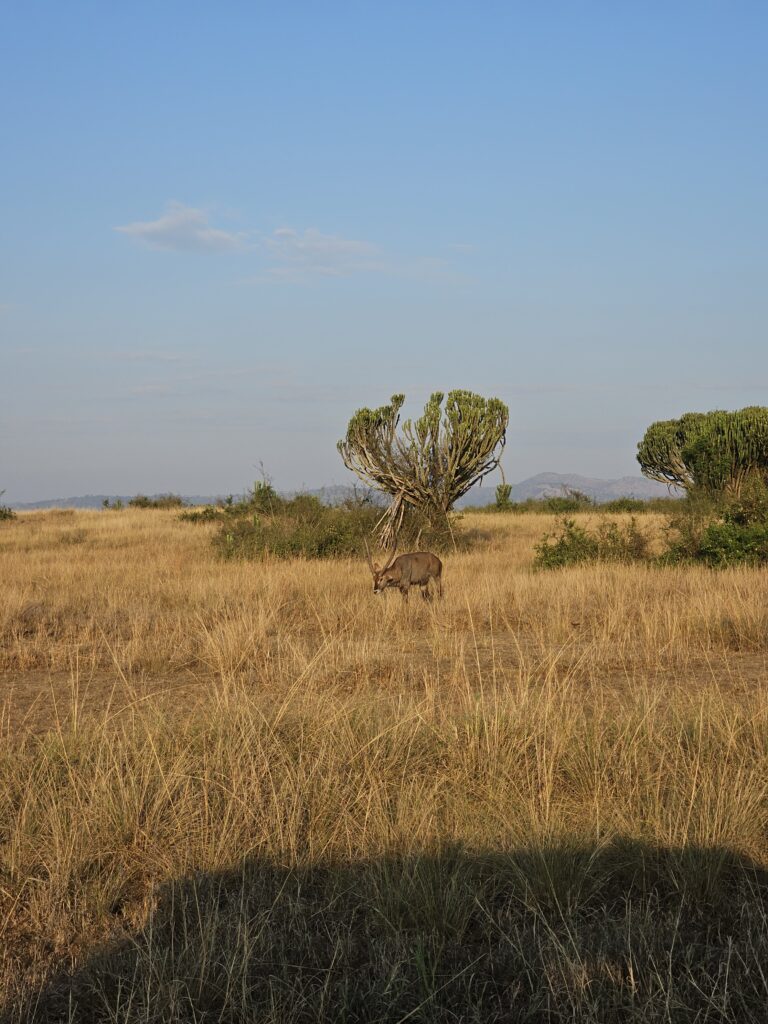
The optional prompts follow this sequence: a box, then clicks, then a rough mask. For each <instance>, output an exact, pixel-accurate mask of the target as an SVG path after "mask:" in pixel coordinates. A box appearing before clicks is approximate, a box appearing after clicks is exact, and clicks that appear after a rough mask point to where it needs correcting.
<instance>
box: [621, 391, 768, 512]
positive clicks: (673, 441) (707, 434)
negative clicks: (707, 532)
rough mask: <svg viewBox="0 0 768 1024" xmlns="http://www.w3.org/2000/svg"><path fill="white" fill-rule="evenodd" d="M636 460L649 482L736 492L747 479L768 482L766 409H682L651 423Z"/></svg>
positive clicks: (727, 492) (715, 491)
mask: <svg viewBox="0 0 768 1024" xmlns="http://www.w3.org/2000/svg"><path fill="white" fill-rule="evenodd" d="M637 461H638V462H639V463H640V468H641V470H642V472H643V474H644V475H645V476H647V477H649V478H650V479H651V480H659V481H661V482H662V483H666V484H670V485H674V486H676V487H681V488H683V489H684V490H686V491H690V490H692V489H700V490H703V491H706V492H709V493H711V494H716V493H723V494H730V495H732V496H738V495H739V494H740V492H741V488H742V486H743V485H744V483H745V481H746V480H748V479H749V478H750V477H753V476H757V477H760V478H761V479H763V480H768V409H766V408H763V407H760V406H751V407H749V408H746V409H740V410H738V411H737V412H724V411H721V410H717V411H715V412H708V413H686V414H685V415H684V416H681V417H680V418H679V419H677V420H661V421H659V422H657V423H652V424H651V426H650V427H648V429H647V430H646V432H645V436H644V437H643V440H642V441H641V442H640V444H639V445H638V446H637Z"/></svg>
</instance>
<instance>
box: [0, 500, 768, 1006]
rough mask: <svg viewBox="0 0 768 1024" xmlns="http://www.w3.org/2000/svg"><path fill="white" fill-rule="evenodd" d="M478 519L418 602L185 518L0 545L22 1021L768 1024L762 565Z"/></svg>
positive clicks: (5, 826)
mask: <svg viewBox="0 0 768 1024" xmlns="http://www.w3.org/2000/svg"><path fill="white" fill-rule="evenodd" d="M642 522H643V525H645V526H646V527H647V528H648V529H651V530H655V531H659V530H660V529H661V525H662V524H661V522H660V521H659V520H654V519H652V518H651V517H648V519H645V518H644V519H643V520H642ZM465 525H467V526H471V527H472V528H475V529H477V530H480V531H482V532H483V533H485V534H487V536H486V538H485V541H484V543H483V544H481V545H479V546H478V547H477V548H476V549H475V550H473V551H471V552H467V553H461V554H456V555H453V556H448V557H446V558H445V585H446V597H445V600H444V601H443V602H435V603H434V604H424V603H422V602H421V601H420V600H418V599H417V597H416V595H414V597H413V598H412V599H411V601H410V603H409V604H408V605H407V606H405V607H404V606H403V604H402V602H401V599H400V597H399V595H398V594H396V593H393V594H390V595H387V596H385V597H383V598H378V599H377V598H374V596H373V595H372V594H371V593H370V578H369V575H368V573H367V570H366V568H365V565H364V563H362V562H360V563H357V562H349V561H337V562H322V563H318V562H299V561H296V562H289V563H270V564H262V563H233V562H222V561H218V560H216V559H215V558H214V557H213V556H212V553H211V550H210V546H209V541H210V533H209V530H210V527H207V526H199V525H198V526H192V525H189V524H184V523H181V522H179V521H178V520H177V519H176V518H175V516H174V515H173V514H172V513H164V512H145V511H125V512H119V513H118V512H110V513H87V512H75V513H66V512H59V513H45V514H42V513H35V514H30V515H25V516H22V517H20V519H19V520H18V521H17V522H14V523H11V524H8V525H7V526H4V527H2V528H0V578H2V580H3V584H4V585H3V588H2V591H1V592H0V668H1V670H2V674H3V692H4V695H5V697H4V710H3V712H2V714H3V722H4V739H5V743H4V748H3V752H2V753H1V754H0V1018H2V1017H3V1014H5V1016H6V1017H7V1018H8V1019H9V1020H15V1021H20V1020H41V1021H43V1020H45V1021H49V1020H67V1019H71V1020H105V1021H124V1022H126V1024H127V1022H129V1021H139V1020H141V1021H161V1020H163V1021H165V1020H179V1021H182V1020H183V1021H208V1020H211V1021H213V1020H216V1021H219V1020H227V1021H234V1020H245V1019H249V1020H259V1021H275V1022H277V1021H281V1022H282V1021H310V1020H311V1021H321V1020H347V1021H357V1020H359V1021H373V1020H376V1021H379V1020H380V1021H393V1022H394V1021H401V1020H406V1019H408V1020H432V1021H449V1020H450V1021H453V1020H455V1021H464V1020H467V1021H470V1020H475V1021H486V1020H510V1021H517V1020H535V1021H545V1020H546V1021H555V1020H584V1021H611V1020H622V1021H623V1020H635V1021H641V1020H668V1021H678V1020H679V1021H703V1020H713V1021H714V1020H728V1021H734V1022H736V1021H750V1020H754V1021H765V1020H766V1019H768V1015H766V1011H765V1007H766V1006H768V980H767V972H766V970H765V964H766V963H767V962H768V882H767V881H766V873H765V869H766V867H768V795H767V794H768V710H767V705H766V693H767V688H766V685H765V664H766V655H767V653H768V600H767V599H768V577H766V575H765V574H763V573H761V572H758V571H754V570H737V571H729V572H724V573H713V572H710V571H707V570H699V569H688V568H679V569H678V568H675V569H672V568H666V569H663V570H661V569H655V568H649V567H643V566H630V567H626V566H622V567H616V566H588V567H582V568H578V569H571V570H566V571H558V572H554V573H534V572H532V571H531V562H532V556H533V545H534V543H535V541H536V540H538V538H539V537H540V535H541V533H542V532H543V531H544V530H545V529H547V528H548V527H550V526H551V525H552V520H547V519H546V518H545V517H542V516H533V515H528V516H517V517H516V516H492V515H490V516H489V515H483V516H476V517H467V519H466V520H465Z"/></svg>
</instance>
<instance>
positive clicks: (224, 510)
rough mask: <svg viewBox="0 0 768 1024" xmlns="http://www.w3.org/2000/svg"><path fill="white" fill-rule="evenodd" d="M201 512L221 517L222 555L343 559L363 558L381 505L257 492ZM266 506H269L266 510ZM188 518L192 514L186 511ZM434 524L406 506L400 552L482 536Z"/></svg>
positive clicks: (218, 543)
mask: <svg viewBox="0 0 768 1024" xmlns="http://www.w3.org/2000/svg"><path fill="white" fill-rule="evenodd" d="M250 497H252V496H249V500H246V501H243V502H239V503H233V504H231V505H225V506H222V507H219V508H216V509H215V510H214V511H210V509H211V508H212V506H209V507H208V509H200V510H197V516H196V518H195V519H193V520H192V521H197V522H200V521H206V520H207V521H209V522H210V521H211V520H214V521H219V522H220V523H221V527H220V529H219V531H218V532H217V533H216V534H215V535H214V538H213V544H214V547H215V548H216V550H217V551H218V552H219V554H220V555H222V556H223V557H224V558H264V557H273V558H297V557H303V558H343V557H363V556H364V551H365V541H366V540H368V541H369V543H370V538H371V537H372V536H373V534H374V532H375V529H376V525H377V523H378V522H379V520H380V519H381V515H382V511H383V510H382V508H381V506H380V505H379V504H377V503H376V502H375V501H374V500H372V499H371V498H369V497H364V498H351V499H349V500H347V501H344V502H342V503H341V504H340V505H325V504H324V503H323V502H322V501H321V500H320V499H319V498H317V497H316V496H315V495H312V494H297V495H296V496H295V497H293V498H282V497H280V496H279V495H277V494H276V493H274V492H273V493H272V494H269V493H268V492H266V491H264V490H258V491H257V493H256V499H257V500H256V501H255V502H252V501H251V500H250ZM264 508H266V509H268V510H267V511H264ZM183 517H184V518H189V519H192V515H191V514H188V513H183ZM457 521H458V517H454V519H453V520H452V522H451V523H446V526H445V528H444V529H440V530H437V529H435V528H434V527H433V528H430V527H429V524H428V523H427V522H426V520H425V518H424V517H423V516H420V515H419V514H418V513H416V512H415V511H413V510H408V511H407V512H406V514H405V515H404V517H403V522H402V524H401V527H400V531H399V539H398V544H399V548H400V550H401V551H407V550H408V549H409V548H411V549H413V548H414V547H416V546H418V547H420V548H421V550H427V549H430V550H437V551H441V550H442V551H444V550H448V549H453V548H454V547H466V546H471V545H472V544H474V543H475V542H477V540H479V539H480V535H479V534H467V535H464V534H461V535H459V536H454V533H453V526H452V523H456V522H457Z"/></svg>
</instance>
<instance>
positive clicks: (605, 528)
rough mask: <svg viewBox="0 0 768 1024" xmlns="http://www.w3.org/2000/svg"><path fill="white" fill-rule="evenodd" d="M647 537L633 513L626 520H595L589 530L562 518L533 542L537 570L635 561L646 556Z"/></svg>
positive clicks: (647, 551)
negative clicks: (550, 531)
mask: <svg viewBox="0 0 768 1024" xmlns="http://www.w3.org/2000/svg"><path fill="white" fill-rule="evenodd" d="M649 547H650V544H649V539H648V537H647V536H646V534H645V533H644V532H643V531H642V530H641V529H640V527H639V526H638V525H637V521H636V520H635V518H634V516H633V517H632V518H631V519H630V521H629V522H628V523H624V524H619V523H616V522H612V521H605V522H601V523H599V524H598V525H597V526H596V527H595V528H594V529H593V530H588V529H587V528H585V527H583V526H579V525H577V523H576V522H575V521H574V520H573V519H567V518H565V517H563V518H562V519H560V520H559V521H558V523H557V527H556V529H555V530H554V532H552V533H546V534H545V535H544V536H543V537H542V539H541V540H540V541H539V543H538V544H537V545H536V557H535V560H534V565H535V566H536V568H537V569H560V568H563V567H565V566H568V565H579V564H581V563H584V562H639V561H643V560H646V559H648V558H649V557H650V556H649Z"/></svg>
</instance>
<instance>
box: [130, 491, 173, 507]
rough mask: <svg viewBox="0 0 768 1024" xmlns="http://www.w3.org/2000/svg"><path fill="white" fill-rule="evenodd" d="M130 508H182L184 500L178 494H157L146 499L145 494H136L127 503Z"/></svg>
mask: <svg viewBox="0 0 768 1024" xmlns="http://www.w3.org/2000/svg"><path fill="white" fill-rule="evenodd" d="M128 506H129V507H130V508H164V509H172V508H183V507H184V499H183V498H182V497H180V496H179V495H178V494H158V495H156V496H155V497H154V498H148V497H147V496H146V494H137V495H136V496H135V497H134V498H131V500H130V501H129V502H128Z"/></svg>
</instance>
